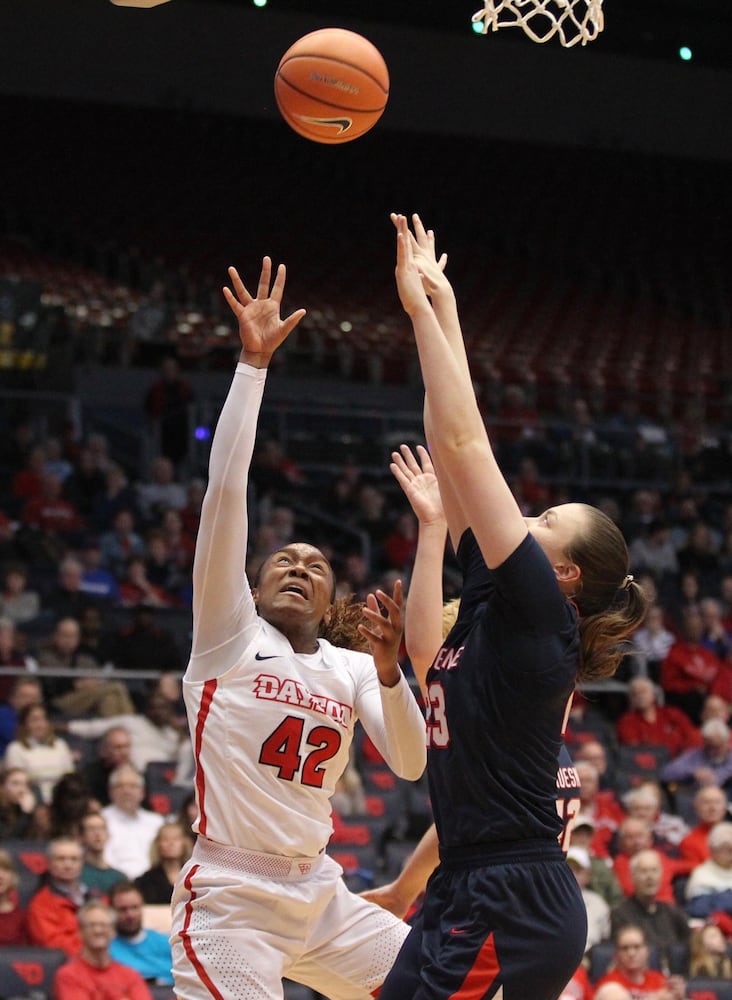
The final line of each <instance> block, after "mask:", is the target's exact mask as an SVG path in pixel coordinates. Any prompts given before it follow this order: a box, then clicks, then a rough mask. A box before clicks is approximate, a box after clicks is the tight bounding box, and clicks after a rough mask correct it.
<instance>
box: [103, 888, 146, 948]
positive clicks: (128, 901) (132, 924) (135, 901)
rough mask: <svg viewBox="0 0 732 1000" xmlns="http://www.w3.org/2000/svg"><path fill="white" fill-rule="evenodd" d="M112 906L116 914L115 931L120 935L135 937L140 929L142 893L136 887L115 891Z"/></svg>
mask: <svg viewBox="0 0 732 1000" xmlns="http://www.w3.org/2000/svg"><path fill="white" fill-rule="evenodd" d="M111 902H112V907H113V909H114V912H115V913H116V915H117V933H118V934H119V936H120V937H135V935H136V934H139V933H140V930H141V929H142V903H143V900H142V893H140V892H138V890H137V889H130V890H129V891H126V892H116V893H114V895H113V896H112V900H111Z"/></svg>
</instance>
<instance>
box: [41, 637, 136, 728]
mask: <svg viewBox="0 0 732 1000" xmlns="http://www.w3.org/2000/svg"><path fill="white" fill-rule="evenodd" d="M38 663H39V665H40V666H42V667H47V668H53V667H62V668H63V669H65V670H70V669H75V670H78V671H79V672H80V673H81V672H82V671H83V673H84V676H81V677H79V678H78V679H67V678H58V679H56V680H52V681H48V680H46V682H45V683H44V689H45V690H46V692H47V697H48V698H49V699H50V701H51V704H52V705H53V706H54V708H56V709H58V711H59V712H61V713H62V714H63V715H65V716H67V717H74V716H81V715H89V714H94V715H102V716H110V715H126V714H128V713H130V714H131V713H132V712H134V705H133V703H132V700H131V699H130V696H129V694H128V692H127V689H126V687H125V686H124V685H123V684H121V683H120V682H119V681H111V680H107V679H106V678H104V676H99V675H100V664H99V663H97V661H96V660H95V658H94V657H93V656H90V655H89V653H88V652H83V651H82V649H81V627H80V625H79V622H78V621H77V620H76V619H75V618H62V619H61V620H60V621H58V622H57V623H56V627H55V628H54V630H53V635H52V636H51V638H50V641H48V642H47V643H45V644H44V645H43V646H42V648H41V649H40V651H39V653H38Z"/></svg>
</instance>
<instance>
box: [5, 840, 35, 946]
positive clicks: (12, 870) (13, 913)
mask: <svg viewBox="0 0 732 1000" xmlns="http://www.w3.org/2000/svg"><path fill="white" fill-rule="evenodd" d="M17 885H18V869H17V868H16V867H15V863H14V861H13V859H12V857H11V856H10V854H8V852H7V851H4V850H2V849H0V947H3V948H5V947H7V945H25V944H30V941H29V939H28V925H27V920H26V913H25V910H24V909H23V907H22V906H21V905H20V903H19V902H18V892H17Z"/></svg>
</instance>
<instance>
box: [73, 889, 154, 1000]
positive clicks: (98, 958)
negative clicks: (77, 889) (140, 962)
mask: <svg viewBox="0 0 732 1000" xmlns="http://www.w3.org/2000/svg"><path fill="white" fill-rule="evenodd" d="M79 932H80V938H81V942H82V946H81V952H80V954H79V956H78V957H77V958H73V959H72V960H71V961H70V962H67V963H66V964H65V965H62V966H61V968H60V969H59V970H58V972H57V973H56V980H55V982H54V997H55V998H56V1000H100V998H101V997H120V998H124V1000H152V995H151V993H150V990H149V989H148V987H147V985H146V984H145V981H144V979H143V978H142V976H141V975H140V973H139V972H136V971H135V970H134V969H131V968H129V967H128V966H126V965H122V964H121V962H115V961H114V960H113V959H112V957H111V956H110V954H109V945H110V942H111V940H112V938H113V937H114V936H115V913H114V910H112V909H110V907H108V906H107V905H106V904H105V903H102V902H98V901H91V902H89V903H85V904H84V906H82V907H81V909H80V910H79Z"/></svg>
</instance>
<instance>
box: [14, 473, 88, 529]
mask: <svg viewBox="0 0 732 1000" xmlns="http://www.w3.org/2000/svg"><path fill="white" fill-rule="evenodd" d="M20 519H21V521H22V522H23V524H26V525H28V526H29V527H31V528H38V530H39V531H42V532H43V533H44V534H46V535H50V536H51V537H57V536H58V537H60V538H62V539H64V540H66V541H73V540H75V539H76V538H78V535H79V532H80V531H81V530H82V529H83V527H84V522H83V520H82V518H81V515H80V514H79V511H78V510H77V509H76V507H74V505H73V504H72V503H70V502H69V501H68V500H65V499H64V496H63V481H62V480H61V478H60V477H59V476H57V475H56V473H55V472H44V474H43V477H42V479H41V492H40V495H39V496H35V497H31V498H30V499H29V500H28V502H27V503H26V504H25V506H24V507H23V510H22V512H21V516H20Z"/></svg>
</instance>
